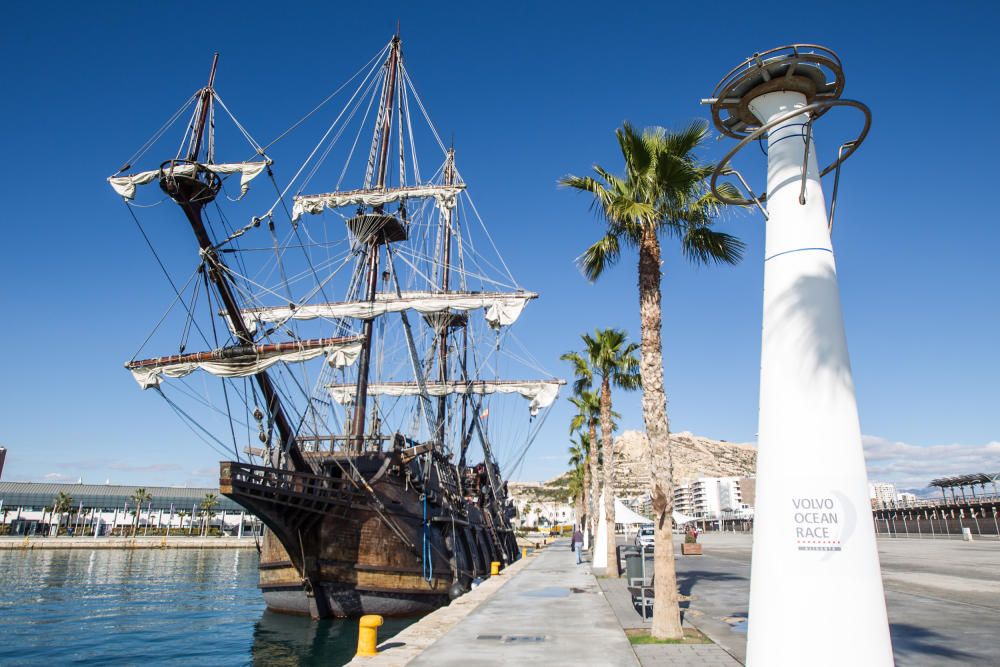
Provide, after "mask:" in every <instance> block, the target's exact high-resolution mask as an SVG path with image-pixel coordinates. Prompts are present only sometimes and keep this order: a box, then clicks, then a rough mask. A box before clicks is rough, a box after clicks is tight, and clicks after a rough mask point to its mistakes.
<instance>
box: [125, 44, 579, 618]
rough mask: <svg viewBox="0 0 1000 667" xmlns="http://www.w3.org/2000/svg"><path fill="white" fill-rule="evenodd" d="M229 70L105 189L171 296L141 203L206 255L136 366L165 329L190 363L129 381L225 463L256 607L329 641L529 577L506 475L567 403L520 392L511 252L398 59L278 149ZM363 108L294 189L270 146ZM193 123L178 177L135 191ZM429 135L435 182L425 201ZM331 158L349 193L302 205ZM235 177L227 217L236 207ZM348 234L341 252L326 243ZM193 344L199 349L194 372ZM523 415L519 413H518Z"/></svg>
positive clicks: (168, 363) (382, 63)
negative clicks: (173, 221)
mask: <svg viewBox="0 0 1000 667" xmlns="http://www.w3.org/2000/svg"><path fill="white" fill-rule="evenodd" d="M217 65H218V55H216V57H215V58H214V59H213V62H212V67H211V73H210V75H209V80H208V85H207V86H205V87H204V88H202V89H200V90H199V91H198V92H197V93H196V94H195V95H193V96H192V97H191V99H189V100H188V103H187V104H186V105H185V106H183V107H182V108H181V109H180V110H179V111H178V112H176V113H175V114H174V115H173V116H172V117H171V119H169V121H168V122H167V123H166V124H165V125H164V126H163V127H162V128H161V129H160V130H159V131H158V132H157V133H156V134H155V135H154V136H153V138H152V139H151V140H150V141H148V142H146V144H144V145H143V147H142V148H141V149H140V150H139V151H138V152H137V154H136V155H135V156H133V158H132V159H130V160H129V161H128V163H127V164H126V165H125V166H124V167H123V168H122V169H120V170H119V172H118V173H116V174H115V175H113V176H112V177H111V178H109V182H110V185H111V186H112V188H113V189H114V191H115V192H116V193H117V194H118V195H120V196H121V197H122V199H123V201H124V202H125V204H126V206H127V207H128V208H129V211H130V213H131V214H132V217H133V219H134V220H135V221H136V223H137V224H138V225H139V228H140V230H141V231H142V234H143V237H144V239H145V240H146V241H147V243H149V246H150V248H151V250H152V251H153V253H154V255H155V257H156V259H157V262H158V263H159V264H160V266H161V268H164V271H165V272H167V269H166V267H165V264H164V263H163V260H162V258H161V253H160V249H161V246H160V244H159V243H158V242H157V241H154V240H153V239H152V238H151V236H150V234H149V233H148V232H147V231H146V226H144V225H143V224H142V221H141V219H140V215H139V213H140V212H142V208H141V207H142V206H144V205H143V204H140V203H139V201H138V198H139V197H140V193H142V192H144V191H146V189H144V188H142V186H145V185H148V184H151V183H153V182H156V183H158V184H159V187H160V190H161V191H162V192H163V193H164V194H165V195H166V197H167V198H169V200H171V201H172V202H174V203H175V204H176V205H177V206H178V207H179V208H180V209H181V211H182V213H183V215H184V217H185V218H186V220H187V222H188V226H189V227H190V231H192V232H193V234H194V237H195V240H196V242H197V247H198V255H197V258H198V262H197V266H196V268H195V269H194V271H193V272H192V273H191V274H190V277H189V278H188V280H187V282H186V283H184V284H183V286H180V287H178V282H179V281H175V280H173V278H172V276H171V274H170V273H169V272H167V277H168V280H169V282H170V285H171V288H172V290H173V294H174V297H175V298H174V304H173V306H172V307H171V309H170V310H168V313H167V315H164V317H163V318H161V321H160V324H159V325H158V327H157V329H156V330H154V333H153V334H151V335H150V337H149V338H147V340H146V342H145V343H144V347H143V348H141V349H140V352H141V351H142V349H145V346H146V345H149V344H150V343H151V341H154V340H155V341H157V344H158V342H159V341H160V340H161V339H163V338H165V337H166V336H165V334H164V332H165V330H169V329H170V327H169V326H168V325H169V324H171V323H173V324H178V325H179V330H180V332H181V334H180V341H179V342H178V343H177V354H173V355H168V356H161V357H149V358H138V357H139V353H140V352H137V353H136V355H135V356H133V358H132V359H131V360H130V361H129V362H128V363H127V364H126V367H127V368H128V369H129V370H130V371H131V373H132V375H133V376H134V377H135V379H136V381H137V382H138V383H139V384H140V386H141V387H142V388H144V389H153V390H154V391H156V392H158V393H160V394H161V395H162V396H163V397H164V398H165V399H166V400H167V402H168V404H169V405H170V406H171V407H172V408H173V409H174V410H175V411H176V412H178V414H179V415H181V416H182V417H183V418H185V419H186V420H188V421H189V422H190V423H191V426H192V430H193V431H194V432H195V433H196V434H197V435H198V436H199V437H201V438H202V439H204V440H205V441H206V442H207V443H208V444H209V445H210V446H213V447H214V448H216V449H217V450H218V451H220V453H222V454H223V455H224V456H225V457H226V459H227V460H224V461H223V462H222V463H221V465H220V488H221V490H222V492H223V493H224V494H226V495H228V496H230V497H232V498H234V499H235V500H237V501H238V502H240V503H242V504H243V505H244V506H246V507H247V508H248V509H250V510H251V511H253V512H255V513H256V514H257V515H258V516H259V517H260V518H261V520H262V521H263V522H264V524H265V525H266V526H267V527H268V532H267V533H266V535H265V539H264V542H263V544H262V547H261V549H262V551H261V563H260V568H261V584H260V585H261V589H262V590H263V592H264V596H265V599H266V601H267V603H268V606H269V607H270V608H272V609H275V610H278V611H287V612H292V613H309V614H311V615H313V616H314V617H323V616H330V615H336V616H344V615H355V614H360V613H382V614H390V615H391V614H408V613H416V612H420V611H425V610H428V609H431V608H434V607H435V606H438V605H440V604H443V603H444V602H445V601H446V600H447V599H448V597H449V596H451V597H454V596H456V595H460V594H461V593H462V592H464V591H465V590H467V589H468V588H469V586H470V584H471V582H472V581H473V580H474V579H475V578H476V577H480V576H484V575H485V574H486V573H487V572H488V568H489V563H490V561H492V560H500V561H503V562H511V561H513V560H515V559H516V558H517V556H518V551H517V548H516V542H515V540H514V536H513V531H512V529H511V526H510V517H511V515H512V511H513V508H512V504H511V503H510V501H509V498H508V497H507V490H506V484H505V483H504V481H503V475H502V472H501V471H502V470H505V471H506V472H507V474H508V475H509V474H511V473H512V471H514V470H516V468H517V467H518V466H519V465H520V463H521V462H522V461H523V459H524V456H525V454H526V452H527V450H528V448H529V447H530V445H531V443H532V441H533V440H534V438H535V436H536V435H537V434H538V430H539V428H540V427H541V424H542V423H543V422H544V417H545V414H547V408H548V407H549V406H550V405H552V403H553V401H554V400H555V398H556V396H557V393H558V390H559V387H560V385H562V384H564V382H563V381H562V380H560V379H557V378H553V377H551V376H547V374H545V373H544V371H541V372H540V373H539V375H541V376H542V377H541V378H537V377H535V378H531V377H530V376H528V377H526V376H525V375H520V376H506V375H505V372H507V371H509V370H511V369H518V370H524V369H527V370H528V371H535V372H538V371H540V370H541V369H540V366H539V364H537V362H535V361H534V360H533V358H532V357H531V355H530V352H529V351H528V349H527V347H526V346H523V345H520V344H519V343H518V341H517V339H516V338H515V337H514V336H513V334H512V333H511V331H510V327H511V325H513V324H514V323H515V322H516V321H517V319H518V318H519V317H520V315H521V314H522V311H524V309H525V307H526V305H527V304H529V303H530V302H531V301H532V300H534V299H536V298H537V297H538V294H537V293H534V292H529V291H527V290H524V289H522V288H521V287H520V286H519V285H518V283H517V281H516V280H514V278H513V276H512V275H511V274H510V271H509V270H508V269H507V266H506V264H505V263H504V261H503V259H502V257H500V255H499V253H498V252H497V251H496V247H495V245H494V243H493V239H492V238H491V237H490V235H489V231H488V229H487V227H486V225H485V224H483V221H482V219H481V218H480V216H479V212H478V210H477V209H476V208H475V205H474V204H473V203H472V200H471V198H470V197H469V193H468V190H467V187H466V184H465V182H464V179H462V177H461V173H460V172H459V170H458V167H457V163H456V152H455V150H454V148H453V147H446V146H445V144H444V143H443V142H442V141H441V138H440V135H439V133H438V132H437V129H436V128H435V127H434V125H433V123H431V122H430V119H429V116H428V114H427V110H426V107H425V105H424V102H423V100H421V98H420V96H419V95H418V94H417V92H416V88H415V86H414V84H413V81H412V79H411V78H410V74H409V72H408V70H407V68H406V65H405V62H404V59H403V54H402V42H401V40H400V38H399V36H398V35H396V36H394V37H393V38H392V39H391V40H390V41H389V43H388V44H386V45H385V46H384V47H383V48H382V49H381V50H380V51H379V53H377V54H376V55H375V57H373V58H372V59H371V60H370V61H369V62H368V63H367V64H366V65H365V66H364V67H362V68H361V69H360V70H359V71H358V72H357V73H356V74H355V75H354V76H353V77H351V78H350V79H348V81H347V82H346V83H345V84H344V85H342V86H341V87H340V88H338V89H337V90H336V91H335V92H334V93H333V94H332V95H331V96H329V97H328V98H327V99H326V100H324V102H323V103H322V104H320V105H319V106H317V107H316V108H314V109H313V110H312V111H310V112H309V113H308V114H306V116H305V117H304V118H302V119H300V120H299V121H298V122H296V123H295V124H293V125H292V127H291V128H289V130H286V131H285V132H283V133H281V134H280V135H279V136H278V138H277V139H276V140H275V141H272V142H270V143H269V144H266V145H262V144H260V143H258V142H257V141H255V140H254V138H253V137H252V136H251V135H250V134H249V132H248V131H247V130H246V129H245V127H244V126H243V125H242V124H241V123H240V122H239V121H238V120H237V119H236V118H235V116H234V115H233V114H232V113H231V112H230V110H229V108H228V107H227V106H226V105H225V103H224V102H223V101H222V99H221V97H220V96H219V95H218V93H217V91H216V89H215V75H216V69H217ZM352 86H353V93H352V94H350V96H349V97H348V99H347V102H346V104H345V106H344V108H343V109H342V110H341V111H340V112H339V113H338V114H337V115H336V117H335V118H334V119H333V121H332V122H331V123H330V125H329V126H328V127H327V128H326V130H325V132H324V133H323V134H322V136H321V138H320V140H319V141H318V142H317V143H316V144H315V146H314V147H313V148H312V150H311V152H310V153H309V155H308V157H307V158H306V160H305V161H304V162H303V163H302V164H301V165H300V166H299V167H298V168H297V170H296V171H295V173H294V175H293V176H292V177H291V179H290V180H289V181H288V182H287V183H285V184H284V185H280V184H279V181H278V179H277V177H276V175H275V170H274V168H273V165H274V164H275V161H274V160H272V157H271V154H272V153H273V152H274V150H275V145H276V144H277V143H278V142H280V141H283V140H284V139H285V138H286V137H288V136H289V135H290V134H291V133H292V132H293V131H294V130H296V129H298V128H299V127H300V126H302V125H304V124H306V121H308V120H309V119H311V118H312V117H314V116H318V115H319V114H320V113H321V112H322V111H323V110H324V109H325V108H326V106H327V104H328V103H329V102H330V100H332V99H334V98H336V97H337V96H338V95H340V94H341V93H343V95H344V96H346V95H347V91H348V90H351V89H352ZM413 107H416V108H417V109H419V111H420V115H421V117H422V118H423V120H424V121H426V123H425V126H424V127H423V129H422V130H421V129H417V128H415V124H414V122H413V118H412V117H411V109H412V108H413ZM219 109H221V111H222V114H221V116H224V117H226V118H228V119H229V121H231V124H232V128H230V133H231V134H233V135H234V136H240V137H242V139H243V140H245V141H246V142H247V143H248V144H249V148H250V150H252V151H253V154H252V156H251V157H250V158H249V159H246V160H244V161H240V162H217V161H216V159H215V158H216V135H217V132H216V131H217V129H218V128H217V127H216V112H217V110H219ZM188 110H190V117H189V121H188V122H187V124H186V126H185V130H184V133H183V136H182V139H181V144H180V148H179V149H178V151H177V153H176V154H175V155H174V157H172V158H170V159H167V160H165V161H161V162H159V166H158V167H156V168H153V169H147V170H145V171H130V170H131V169H132V165H133V164H137V163H139V162H140V161H142V160H143V158H144V157H145V155H146V154H147V153H148V152H150V151H151V149H152V148H153V147H154V146H158V145H159V143H160V139H161V138H163V137H164V136H165V135H166V134H167V133H168V131H169V130H170V128H171V127H172V126H173V125H174V124H175V123H176V122H177V121H178V120H179V119H180V118H181V117H183V115H184V113H185V112H186V111H188ZM417 127H418V128H419V125H418V126H417ZM233 129H235V132H234V131H233ZM366 129H367V131H368V132H370V134H369V136H370V143H369V144H368V151H367V155H366V156H364V154H361V153H359V151H358V147H359V146H360V145H363V142H362V138H363V136H364V133H365V131H366ZM421 134H422V135H423V136H428V135H429V137H430V138H432V139H433V140H434V142H435V143H436V144H437V147H438V148H439V149H440V151H441V155H442V158H443V160H442V161H441V163H440V167H439V168H438V169H437V170H436V171H435V172H434V173H433V174H432V175H431V176H430V177H429V178H426V179H425V178H424V177H423V175H422V173H421V169H420V162H419V159H418V157H419V156H420V153H419V151H418V149H417V142H416V139H417V136H418V135H421ZM352 135H353V136H352ZM334 154H341V155H343V156H344V162H343V166H342V167H341V169H340V170H339V172H338V173H337V177H336V179H335V180H334V179H332V178H330V180H331V181H332V182H333V184H334V187H333V188H332V189H330V188H324V189H323V190H325V191H323V192H320V193H319V194H310V193H309V192H308V190H309V189H310V188H311V183H312V182H313V181H319V180H321V179H323V178H329V177H330V176H331V174H330V173H329V169H326V168H324V165H327V164H328V162H329V160H328V158H330V156H331V155H334ZM154 164H155V163H154ZM352 167H363V177H362V178H361V179H360V183H358V182H355V184H356V185H357V187H355V188H353V189H345V188H343V187H342V186H343V185H344V184H345V183H350V181H349V180H348V174H349V173H351V168H352ZM237 174H239V191H238V193H236V192H234V193H233V194H235V195H236V196H235V197H234V196H230V195H229V192H228V191H227V186H226V184H227V182H228V179H230V178H233V177H235V176H236V175H237ZM262 175H266V179H267V180H268V181H270V183H271V186H272V188H273V190H274V193H275V195H276V198H274V199H265V200H264V201H269V202H270V203H269V204H268V205H267V206H266V208H265V209H264V210H263V212H262V213H260V212H259V213H258V214H256V215H250V216H249V220H248V222H247V223H246V224H244V225H242V226H234V225H233V224H232V223H230V221H229V219H228V217H227V215H226V212H225V211H224V210H223V207H222V206H221V205H220V203H222V202H220V200H222V199H225V200H228V201H227V202H225V204H226V209H227V210H228V208H229V207H230V205H231V206H232V207H239V208H243V207H246V206H250V205H254V203H257V202H260V201H261V197H260V196H257V197H256V198H255V197H254V194H255V193H251V192H250V190H251V185H252V184H253V182H254V181H255V180H256V179H258V178H260V177H261V176H262ZM254 190H255V191H256V190H260V188H257V187H256V186H254ZM220 194H224V195H225V197H224V198H223V197H220ZM257 205H259V204H257ZM258 211H260V209H258ZM338 217H339V218H340V219H341V220H342V221H343V228H342V229H344V230H345V231H342V232H336V231H334V228H333V226H332V225H331V224H330V223H329V221H330V219H331V218H338ZM345 232H346V233H345ZM491 255H492V256H491ZM206 313H207V316H206ZM206 320H207V323H206ZM174 331H176V329H174ZM175 335H176V334H175ZM192 335H195V336H197V337H199V338H201V340H202V341H203V342H204V343H205V345H206V347H207V348H208V349H207V350H206V351H204V352H194V353H192V352H188V351H187V345H188V342H189V339H190V338H191V337H192ZM205 374H209V375H214V376H217V377H219V378H220V381H219V384H218V385H215V384H214V383H208V382H207V381H206V379H205V378H204V375H205ZM189 376H190V377H189ZM199 376H201V379H200V384H199V381H192V379H193V378H195V377H199ZM510 399H514V400H520V401H527V402H528V405H527V407H525V406H524V405H523V403H522V404H521V407H520V410H519V411H517V412H515V410H514V409H512V408H511V407H510ZM182 401H186V403H187V405H181V402H182ZM219 404H221V405H223V406H224V408H221V407H217V406H218V405H219ZM196 411H199V412H201V413H207V414H208V415H210V417H212V419H213V420H214V421H215V422H216V425H218V422H221V423H222V424H223V425H224V430H226V431H228V436H229V437H228V438H227V437H226V435H225V434H223V435H218V434H216V433H215V432H214V431H213V429H212V428H211V425H209V424H205V423H203V420H199V419H196V417H195V414H196ZM516 424H520V426H516ZM254 429H256V431H257V434H256V435H257V437H256V440H257V441H258V442H257V445H256V446H251V445H250V439H251V437H250V436H251V434H252V431H253V430H254ZM244 430H245V433H244V434H243V435H240V434H238V431H239V432H241V433H242V432H243V431H244ZM226 440H231V443H229V444H227V443H226V442H225V441H226ZM502 443H506V444H502ZM240 444H243V445H244V446H243V447H240ZM472 450H475V451H472ZM499 450H502V451H503V454H504V456H502V457H498V451H499ZM476 458H481V462H479V463H477V464H475V465H469V464H468V462H469V461H470V460H475V459H476ZM500 458H503V459H505V460H504V461H502V463H503V466H501V460H500Z"/></svg>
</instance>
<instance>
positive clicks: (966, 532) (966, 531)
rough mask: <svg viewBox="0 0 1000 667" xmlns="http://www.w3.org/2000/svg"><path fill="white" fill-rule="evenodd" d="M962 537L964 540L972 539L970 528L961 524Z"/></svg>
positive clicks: (969, 540)
mask: <svg viewBox="0 0 1000 667" xmlns="http://www.w3.org/2000/svg"><path fill="white" fill-rule="evenodd" d="M962 539H963V540H965V541H966V542H971V541H972V529H971V528H966V527H965V526H962Z"/></svg>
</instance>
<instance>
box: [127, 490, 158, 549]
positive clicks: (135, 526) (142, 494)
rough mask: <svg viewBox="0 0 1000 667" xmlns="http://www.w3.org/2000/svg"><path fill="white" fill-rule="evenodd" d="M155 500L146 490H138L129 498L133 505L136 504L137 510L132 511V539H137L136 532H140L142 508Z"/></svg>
mask: <svg viewBox="0 0 1000 667" xmlns="http://www.w3.org/2000/svg"><path fill="white" fill-rule="evenodd" d="M152 499H153V494H151V493H148V492H147V491H146V489H136V490H135V493H133V494H132V497H131V498H129V500H131V501H132V502H133V503H135V508H134V509H133V510H132V537H135V534H136V532H138V530H139V517H140V515H141V514H142V506H143V505H145V504H148V503H149V502H150V501H151V500H152Z"/></svg>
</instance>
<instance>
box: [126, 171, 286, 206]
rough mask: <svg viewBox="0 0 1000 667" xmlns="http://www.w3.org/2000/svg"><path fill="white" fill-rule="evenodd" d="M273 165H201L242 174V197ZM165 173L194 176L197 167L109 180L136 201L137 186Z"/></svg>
mask: <svg viewBox="0 0 1000 667" xmlns="http://www.w3.org/2000/svg"><path fill="white" fill-rule="evenodd" d="M269 164H271V163H270V161H266V162H233V163H226V164H200V165H198V166H199V167H201V168H204V169H207V170H208V171H210V172H212V173H215V174H220V175H225V174H236V173H239V174H241V176H240V197H242V196H243V195H245V194H246V193H247V190H249V189H250V181H252V180H253V179H255V178H257V177H258V176H260V174H261V172H263V171H264V169H265V168H266V167H267V165H269ZM164 171H169V172H172V173H174V174H178V175H180V176H194V174H195V165H193V164H177V165H174V166H173V167H172V168H170V167H168V168H167V169H166V170H161V169H154V170H153V171H141V172H139V173H138V174H128V175H125V176H112V177H111V178H109V179H108V183H110V184H111V187H112V188H114V191H115V192H117V193H118V194H120V195H121V196H122V197H124V198H125V199H126V200H129V201H131V200H133V199H135V187H136V186H137V185H146V184H147V183H152V182H153V181H155V180H159V178H160V174H162V173H163V172H164Z"/></svg>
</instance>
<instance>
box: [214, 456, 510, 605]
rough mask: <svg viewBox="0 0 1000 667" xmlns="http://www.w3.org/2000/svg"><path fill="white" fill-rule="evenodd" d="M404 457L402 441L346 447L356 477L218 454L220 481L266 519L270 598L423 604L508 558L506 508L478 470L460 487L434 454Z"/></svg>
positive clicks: (263, 558)
mask: <svg viewBox="0 0 1000 667" xmlns="http://www.w3.org/2000/svg"><path fill="white" fill-rule="evenodd" d="M406 458H407V455H406V452H405V450H402V449H400V448H397V449H395V450H394V451H391V452H388V453H381V452H378V453H374V454H371V455H364V456H361V457H358V456H354V457H352V461H353V464H354V468H355V470H356V472H357V473H358V474H359V479H355V480H352V479H350V476H349V475H347V476H345V475H343V474H329V475H312V474H301V473H292V472H289V471H288V470H283V469H279V468H269V467H265V466H252V465H248V464H245V463H237V462H231V461H230V462H223V463H222V465H221V475H220V490H221V492H222V493H223V494H224V495H226V496H228V497H230V498H232V499H233V500H235V501H237V502H239V503H241V504H242V505H244V506H245V507H247V508H248V509H249V510H250V511H252V512H254V513H255V514H256V515H257V516H258V517H260V518H261V520H262V521H263V523H264V524H265V525H266V526H267V528H268V530H267V531H266V532H265V534H264V538H263V541H262V544H261V552H260V565H259V568H260V588H261V591H262V593H263V596H264V599H265V601H266V603H267V606H268V608H269V609H271V610H272V611H276V612H282V613H290V614H301V615H309V616H312V617H314V618H322V617H328V616H334V617H348V616H358V615H362V614H380V615H383V616H409V615H416V614H422V613H426V612H429V611H432V610H433V609H436V608H438V607H440V606H442V605H444V604H447V603H448V602H449V600H450V599H453V598H454V597H457V596H458V595H461V594H463V593H464V592H466V591H468V590H469V588H470V587H471V584H472V582H473V581H474V580H475V579H477V578H480V577H484V576H487V575H488V574H489V571H490V563H492V562H494V561H496V562H501V563H504V564H506V563H510V562H512V561H513V560H515V559H516V558H517V557H518V555H519V554H518V550H517V544H516V540H515V538H514V535H513V532H512V531H511V530H510V528H509V527H508V523H507V521H506V520H505V519H504V518H503V517H501V516H500V513H501V512H507V511H509V510H507V509H506V508H498V507H497V505H496V503H495V502H493V501H492V499H491V498H490V497H489V493H488V488H487V484H488V480H485V479H483V480H480V479H479V477H481V476H484V475H485V473H480V474H479V475H477V473H476V469H467V470H466V474H465V475H464V477H465V479H464V480H463V481H464V482H465V485H464V488H465V489H466V492H465V493H464V494H463V493H459V488H460V487H459V484H458V480H457V478H456V475H455V472H454V471H455V467H454V465H453V464H448V465H447V466H445V465H444V464H445V463H446V460H445V459H444V458H443V457H435V459H437V460H436V461H435V463H438V464H441V465H435V466H433V470H432V474H431V475H430V476H429V479H427V480H424V479H423V478H422V477H423V469H424V466H423V465H422V463H423V460H422V459H421V458H416V457H414V458H412V459H411V460H410V461H407V460H406ZM325 459H326V460H325V461H323V462H321V463H320V466H321V467H322V468H323V469H324V470H332V471H333V473H341V469H340V468H339V467H338V466H337V463H339V462H338V461H336V460H335V455H334V457H331V455H329V454H327V455H325ZM439 473H440V476H439ZM362 480H363V481H362ZM480 481H482V482H484V484H480ZM469 487H474V488H469ZM368 489H370V491H368ZM480 491H481V492H480ZM425 500H426V506H425ZM498 510H499V511H498Z"/></svg>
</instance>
